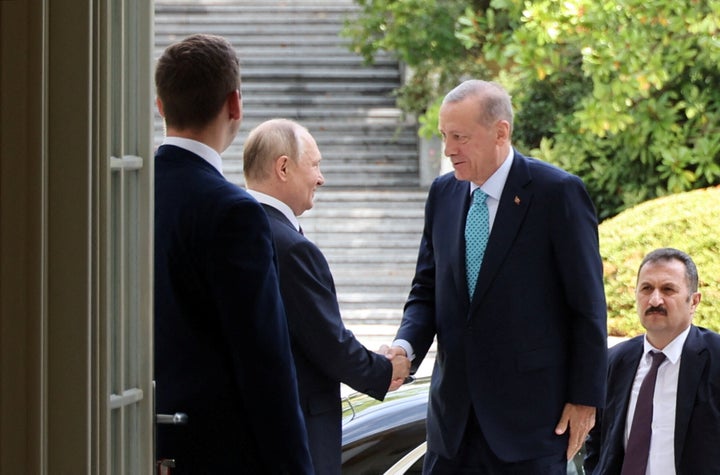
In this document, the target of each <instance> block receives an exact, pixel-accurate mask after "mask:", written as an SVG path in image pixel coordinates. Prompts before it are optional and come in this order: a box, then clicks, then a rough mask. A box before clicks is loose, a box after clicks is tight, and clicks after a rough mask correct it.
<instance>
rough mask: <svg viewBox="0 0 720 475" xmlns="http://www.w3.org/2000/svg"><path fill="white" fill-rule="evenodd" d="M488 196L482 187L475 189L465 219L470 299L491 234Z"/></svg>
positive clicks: (466, 267)
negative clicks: (486, 201) (486, 202)
mask: <svg viewBox="0 0 720 475" xmlns="http://www.w3.org/2000/svg"><path fill="white" fill-rule="evenodd" d="M487 196H488V195H487V194H485V192H483V191H482V190H481V189H480V188H477V189H475V191H473V195H472V203H471V204H470V209H469V210H468V213H467V218H466V219H465V272H466V273H467V283H468V293H469V294H470V299H472V296H473V293H475V284H477V278H478V274H479V273H480V264H482V260H483V257H484V256H485V247H486V246H487V242H488V237H489V236H490V218H489V214H488V207H487V204H485V200H486V199H487Z"/></svg>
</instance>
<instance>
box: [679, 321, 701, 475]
mask: <svg viewBox="0 0 720 475" xmlns="http://www.w3.org/2000/svg"><path fill="white" fill-rule="evenodd" d="M705 350H706V348H705V345H704V343H703V341H702V338H700V335H699V332H698V329H697V328H696V327H695V326H692V327H690V333H689V334H688V337H687V340H686V341H685V346H684V347H683V351H682V358H681V360H680V374H679V376H678V391H677V402H676V403H675V404H676V406H675V465H676V467H677V464H678V460H680V458H681V455H682V452H683V448H684V445H685V436H686V435H687V427H688V424H689V423H690V416H691V415H692V409H693V405H694V403H695V396H696V395H697V389H698V385H699V384H700V379H701V377H702V374H703V371H704V370H705V366H706V365H707V359H708V353H707V351H705Z"/></svg>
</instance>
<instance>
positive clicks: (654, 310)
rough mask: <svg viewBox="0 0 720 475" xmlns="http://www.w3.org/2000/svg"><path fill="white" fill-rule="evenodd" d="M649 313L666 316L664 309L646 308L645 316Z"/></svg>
mask: <svg viewBox="0 0 720 475" xmlns="http://www.w3.org/2000/svg"><path fill="white" fill-rule="evenodd" d="M651 313H659V314H662V315H665V316H667V309H666V308H665V307H648V308H647V310H645V315H648V314H651Z"/></svg>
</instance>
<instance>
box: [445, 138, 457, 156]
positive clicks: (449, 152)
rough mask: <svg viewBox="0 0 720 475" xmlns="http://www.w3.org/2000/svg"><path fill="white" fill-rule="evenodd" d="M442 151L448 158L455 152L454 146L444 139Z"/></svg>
mask: <svg viewBox="0 0 720 475" xmlns="http://www.w3.org/2000/svg"><path fill="white" fill-rule="evenodd" d="M443 153H444V154H445V156H446V157H448V158H450V157H452V156H453V155H455V153H456V151H455V149H454V147H453V146H452V145H451V144H450V141H449V140H445V142H444V143H443Z"/></svg>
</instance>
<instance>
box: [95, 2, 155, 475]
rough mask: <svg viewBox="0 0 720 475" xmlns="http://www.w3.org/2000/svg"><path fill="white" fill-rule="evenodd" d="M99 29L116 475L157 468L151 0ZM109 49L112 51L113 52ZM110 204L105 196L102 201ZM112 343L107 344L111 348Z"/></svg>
mask: <svg viewBox="0 0 720 475" xmlns="http://www.w3.org/2000/svg"><path fill="white" fill-rule="evenodd" d="M100 5H101V6H107V8H108V10H107V11H106V12H105V13H106V14H105V15H103V16H102V17H101V20H100V21H101V23H102V24H103V25H102V27H101V28H100V29H99V31H101V32H103V31H104V32H105V34H104V35H103V34H102V33H101V38H100V41H99V43H100V44H102V45H103V46H102V48H101V49H99V51H98V54H97V59H98V64H100V66H101V71H100V84H101V86H104V88H105V90H106V91H107V97H106V98H104V100H103V99H102V96H103V94H102V93H101V94H100V97H101V100H100V102H101V103H105V104H106V106H107V108H105V109H103V108H102V107H101V108H100V109H101V110H99V111H98V113H99V114H100V116H101V117H103V116H104V118H106V120H107V122H104V121H103V120H102V119H101V120H100V123H101V124H103V126H102V127H101V130H100V134H101V141H102V140H103V139H104V140H107V149H108V150H109V156H107V157H106V160H107V163H108V172H107V174H108V175H109V178H108V177H107V175H106V178H108V182H107V185H108V186H107V193H106V195H105V197H106V199H107V203H106V207H105V211H106V212H107V219H106V220H101V221H104V223H103V224H104V229H105V231H106V233H107V241H106V243H107V252H106V255H105V256H104V265H105V266H106V269H105V274H106V277H107V286H106V289H105V291H106V292H107V293H106V298H105V305H104V307H105V309H106V315H107V318H106V319H104V321H103V322H102V324H101V328H103V330H104V337H103V335H102V332H101V344H100V345H99V349H100V351H101V352H102V357H101V358H100V362H101V367H100V368H99V370H100V373H101V374H102V372H105V373H106V374H105V375H104V376H101V382H102V383H106V384H107V390H106V391H105V394H106V397H108V396H109V399H108V406H107V411H106V412H105V414H106V415H107V416H108V419H107V421H106V426H105V427H104V431H103V432H104V435H105V436H106V437H107V445H106V447H107V453H106V454H103V457H102V458H103V459H104V462H105V463H106V470H101V473H107V474H111V475H124V474H143V473H149V472H150V471H152V470H153V466H154V459H153V444H154V437H153V417H154V410H153V405H154V404H153V394H152V361H153V358H152V354H153V352H152V334H153V333H152V329H153V327H152V264H153V257H152V256H153V254H152V229H153V224H152V223H153V213H152V210H153V199H152V196H153V194H152V176H153V175H152V117H153V111H152V106H151V105H152V69H153V67H152V58H151V54H152V49H153V30H152V24H153V13H152V12H153V8H152V2H151V1H150V0H113V1H111V2H106V3H104V4H103V3H100ZM103 51H105V52H106V54H103ZM101 201H102V199H101ZM104 344H106V346H105V347H104V348H103V346H104Z"/></svg>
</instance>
